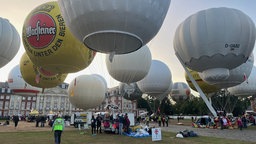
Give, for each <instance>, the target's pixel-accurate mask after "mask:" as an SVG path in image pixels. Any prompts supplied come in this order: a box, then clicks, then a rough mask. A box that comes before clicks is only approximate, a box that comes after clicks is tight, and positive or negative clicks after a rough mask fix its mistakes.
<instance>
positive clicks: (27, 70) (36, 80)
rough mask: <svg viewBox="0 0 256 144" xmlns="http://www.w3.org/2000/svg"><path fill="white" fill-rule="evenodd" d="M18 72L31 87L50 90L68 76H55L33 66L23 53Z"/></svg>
mask: <svg viewBox="0 0 256 144" xmlns="http://www.w3.org/2000/svg"><path fill="white" fill-rule="evenodd" d="M20 72H21V74H22V77H23V79H24V80H25V81H26V82H27V83H29V84H30V85H32V86H35V87H40V88H52V87H56V86H58V85H60V84H61V83H63V82H64V80H65V79H66V77H67V75H68V74H55V73H52V72H49V71H47V70H45V69H43V68H41V67H37V66H35V65H34V64H33V63H32V61H31V60H30V59H29V57H28V55H27V53H24V54H23V55H22V57H21V60H20Z"/></svg>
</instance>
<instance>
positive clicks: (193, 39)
mask: <svg viewBox="0 0 256 144" xmlns="http://www.w3.org/2000/svg"><path fill="white" fill-rule="evenodd" d="M255 32H256V31H255V25H254V23H253V21H252V20H251V19H250V18H249V16H247V15H246V14H244V13H243V12H241V11H240V10H236V9H231V8H224V7H222V8H210V9H207V10H202V11H199V12H197V13H195V14H193V15H191V16H190V17H188V18H187V19H186V20H185V21H184V22H182V23H181V24H180V25H179V26H178V28H177V29H176V33H175V37H174V49H175V52H176V53H177V55H178V56H179V57H180V59H181V60H182V61H183V62H184V63H185V65H186V66H187V67H188V68H190V69H192V70H195V71H198V72H203V71H204V70H208V69H214V68H223V69H233V68H235V67H237V66H239V65H241V64H242V63H244V62H246V60H247V59H248V58H249V56H250V54H251V53H252V50H253V48H254V43H255Z"/></svg>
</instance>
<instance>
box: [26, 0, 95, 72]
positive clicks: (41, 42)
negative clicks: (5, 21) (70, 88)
mask: <svg viewBox="0 0 256 144" xmlns="http://www.w3.org/2000/svg"><path fill="white" fill-rule="evenodd" d="M22 40H23V44H24V48H25V50H26V52H27V54H28V56H29V58H30V59H31V61H32V62H33V63H34V64H35V65H36V66H40V67H42V68H44V69H46V70H48V71H51V72H54V73H73V72H78V71H80V70H82V69H85V68H86V67H87V66H89V65H90V63H91V62H92V60H93V59H94V56H95V54H96V52H95V51H92V50H90V49H88V48H87V47H86V46H85V45H84V44H83V43H82V42H80V41H79V40H78V39H77V38H75V37H74V36H73V34H72V33H71V32H70V30H69V28H68V27H67V26H66V24H65V21H64V19H63V17H62V15H61V13H60V9H59V7H58V3H57V2H56V1H55V2H47V3H44V4H42V5H40V6H38V7H36V8H34V9H33V10H32V11H31V12H30V13H29V15H28V16H27V17H26V20H25V22H24V25H23V30H22Z"/></svg>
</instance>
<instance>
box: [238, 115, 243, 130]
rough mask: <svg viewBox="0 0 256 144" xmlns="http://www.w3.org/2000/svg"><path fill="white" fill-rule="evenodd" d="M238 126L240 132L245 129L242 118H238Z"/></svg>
mask: <svg viewBox="0 0 256 144" xmlns="http://www.w3.org/2000/svg"><path fill="white" fill-rule="evenodd" d="M237 126H238V128H239V129H240V130H242V129H243V123H242V120H241V118H240V117H238V118H237Z"/></svg>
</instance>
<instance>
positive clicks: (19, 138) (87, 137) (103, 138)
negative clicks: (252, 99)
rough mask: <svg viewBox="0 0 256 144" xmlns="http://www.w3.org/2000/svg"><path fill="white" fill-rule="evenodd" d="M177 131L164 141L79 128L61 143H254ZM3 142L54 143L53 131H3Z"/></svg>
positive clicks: (166, 134) (165, 134)
mask: <svg viewBox="0 0 256 144" xmlns="http://www.w3.org/2000/svg"><path fill="white" fill-rule="evenodd" d="M175 135H176V134H175V133H170V132H162V139H163V140H162V141H156V142H152V140H151V137H146V138H132V137H128V136H120V135H114V134H105V133H103V134H98V135H96V136H92V135H91V133H90V130H88V131H85V133H84V134H80V132H79V131H78V130H77V131H76V130H75V131H74V130H72V131H64V132H63V135H62V143H61V144H153V143H154V144H167V143H168V144H192V143H193V144H220V143H221V144H253V143H250V142H242V141H238V140H227V139H221V138H213V137H202V136H199V137H189V138H183V139H180V138H175ZM0 140H1V143H2V144H51V143H52V144H53V143H54V138H53V132H49V131H44V132H1V133H0Z"/></svg>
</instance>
